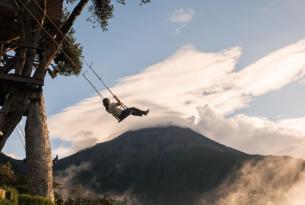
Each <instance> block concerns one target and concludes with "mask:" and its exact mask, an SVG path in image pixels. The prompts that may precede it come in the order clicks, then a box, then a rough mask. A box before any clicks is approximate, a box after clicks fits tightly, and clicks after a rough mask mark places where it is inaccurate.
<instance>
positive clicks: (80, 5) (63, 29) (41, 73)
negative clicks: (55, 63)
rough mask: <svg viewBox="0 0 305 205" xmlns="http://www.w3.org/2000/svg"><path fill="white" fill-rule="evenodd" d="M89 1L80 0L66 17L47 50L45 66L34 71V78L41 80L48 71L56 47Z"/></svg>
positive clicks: (56, 49)
mask: <svg viewBox="0 0 305 205" xmlns="http://www.w3.org/2000/svg"><path fill="white" fill-rule="evenodd" d="M88 2H89V0H80V2H79V3H78V4H77V5H76V7H75V8H74V9H73V11H72V13H71V14H70V16H69V17H68V19H67V21H66V22H65V23H64V24H63V25H62V26H61V28H60V33H58V34H57V36H56V37H55V39H54V40H55V42H56V44H55V43H54V42H50V47H49V49H48V50H47V54H46V61H45V64H44V65H42V66H40V67H39V69H37V70H36V72H35V74H34V78H36V79H40V80H42V79H43V78H44V76H45V73H46V70H47V69H48V67H49V65H50V64H51V62H52V60H53V59H54V57H55V55H56V53H57V51H58V49H59V47H58V46H57V45H61V44H62V41H63V40H64V38H65V36H66V35H67V33H68V32H69V31H70V29H71V28H72V26H73V24H74V22H75V20H76V19H77V17H78V16H79V15H80V14H81V13H82V11H83V9H84V8H85V6H86V5H87V3H88Z"/></svg>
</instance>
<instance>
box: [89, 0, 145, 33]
mask: <svg viewBox="0 0 305 205" xmlns="http://www.w3.org/2000/svg"><path fill="white" fill-rule="evenodd" d="M116 2H117V3H119V4H123V5H124V4H126V0H116ZM149 2H150V0H140V5H142V4H146V3H149ZM113 10H114V6H113V3H112V1H111V0H92V5H91V6H90V7H89V12H90V14H91V16H90V17H89V18H88V20H89V21H90V22H92V23H93V24H96V23H98V24H99V25H100V26H101V28H102V30H103V31H106V30H107V26H108V20H109V19H110V18H112V17H113Z"/></svg>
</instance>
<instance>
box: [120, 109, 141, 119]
mask: <svg viewBox="0 0 305 205" xmlns="http://www.w3.org/2000/svg"><path fill="white" fill-rule="evenodd" d="M144 114H145V111H143V110H140V109H138V108H135V107H130V108H126V109H125V110H123V111H122V113H121V115H120V117H119V121H120V122H121V121H122V120H124V119H125V118H126V117H128V116H129V115H135V116H142V115H144Z"/></svg>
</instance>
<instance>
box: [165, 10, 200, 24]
mask: <svg viewBox="0 0 305 205" xmlns="http://www.w3.org/2000/svg"><path fill="white" fill-rule="evenodd" d="M194 14H195V12H194V10H193V9H190V8H188V9H177V10H175V11H174V12H173V13H172V14H171V16H170V17H169V21H170V22H172V23H175V24H186V23H189V22H190V21H192V20H193V17H194Z"/></svg>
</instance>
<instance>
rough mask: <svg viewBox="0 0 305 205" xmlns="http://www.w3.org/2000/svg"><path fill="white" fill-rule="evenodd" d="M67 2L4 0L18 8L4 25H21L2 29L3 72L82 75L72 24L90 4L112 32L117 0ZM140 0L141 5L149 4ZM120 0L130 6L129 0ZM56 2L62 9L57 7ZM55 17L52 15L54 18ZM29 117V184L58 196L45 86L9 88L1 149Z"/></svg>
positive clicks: (95, 19)
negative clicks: (42, 87) (58, 19)
mask: <svg viewBox="0 0 305 205" xmlns="http://www.w3.org/2000/svg"><path fill="white" fill-rule="evenodd" d="M62 1H63V0H56V1H55V0H16V1H11V0H1V2H2V3H1V4H3V3H5V2H7V3H8V4H9V5H10V6H13V7H14V8H15V9H14V12H13V13H12V16H9V18H7V21H4V20H0V21H2V22H1V24H9V23H8V21H10V22H12V23H10V24H17V26H18V28H17V29H15V28H12V29H6V30H3V29H2V30H1V29H0V30H1V31H0V39H1V36H5V37H3V39H4V40H5V43H4V44H1V49H0V57H1V63H0V73H6V74H7V73H9V72H10V73H12V72H13V73H14V74H15V75H19V76H22V77H27V78H31V79H35V80H38V81H42V82H43V80H44V78H45V75H46V73H47V71H48V70H49V71H50V72H49V73H50V74H52V76H53V77H55V75H54V74H56V73H59V74H61V75H78V74H79V73H80V70H81V66H82V58H81V55H82V49H81V47H80V45H79V44H78V43H77V42H76V41H75V39H74V37H73V34H74V31H73V28H72V27H73V25H74V23H75V21H76V19H77V17H78V16H79V15H81V13H82V12H83V10H84V9H85V7H86V6H88V4H89V6H88V9H89V12H90V14H91V16H90V18H89V19H90V21H91V22H92V23H94V24H97V25H99V26H100V27H101V28H102V30H107V26H108V20H109V19H110V18H111V17H112V16H113V10H114V5H113V1H111V0H91V1H89V0H65V1H66V3H67V4H70V7H72V6H73V7H72V8H73V9H72V10H71V11H70V12H67V11H66V9H65V8H63V7H62ZM139 1H140V3H141V4H144V3H148V2H149V0H139ZM13 2H14V3H15V4H14V3H13ZM116 2H118V3H121V4H125V0H117V1H116ZM56 3H57V4H56ZM1 4H0V6H1ZM12 4H14V5H12ZM55 4H56V6H57V7H56V6H55V7H52V6H54V5H55ZM0 9H1V7H0ZM16 12H17V18H16V16H15V13H16ZM6 13H9V12H7V11H5V12H4V11H3V12H2V11H0V15H4V14H6ZM13 14H14V15H13ZM8 15H9V14H8ZM49 16H50V17H51V18H48V17H49ZM53 17H57V18H60V19H61V20H60V21H59V22H57V21H56V18H54V19H55V20H54V22H55V26H54V24H53V23H54V22H53V20H52V18H53ZM1 19H3V18H1ZM4 19H5V18H4ZM50 19H51V20H50ZM41 25H43V27H42V26H41ZM8 26H9V28H11V27H12V25H8ZM57 27H58V28H59V31H60V32H58V29H57ZM1 34H3V35H1ZM3 39H2V40H3ZM8 51H10V52H12V51H13V52H14V54H13V57H9V56H8V55H6V53H7V52H8ZM50 67H51V69H50ZM0 83H1V82H0ZM0 93H1V90H0ZM23 115H25V116H26V117H27V120H26V127H25V132H26V136H25V138H26V157H27V163H28V174H27V175H28V176H27V178H28V188H29V190H30V191H31V192H32V194H35V195H40V196H44V197H48V198H50V199H54V193H53V188H52V181H53V175H52V160H51V148H50V142H49V134H48V127H47V121H46V119H47V118H46V112H45V104H44V98H43V92H42V89H40V88H37V87H35V89H33V88H29V87H26V86H17V85H16V86H15V85H11V86H9V87H8V89H7V90H5V97H4V104H3V106H2V108H1V110H0V131H1V136H0V151H1V150H2V148H3V146H4V145H5V142H6V140H7V139H8V138H9V136H10V135H11V133H12V132H13V130H14V129H15V127H16V125H17V124H18V123H19V122H20V120H21V118H22V116H23Z"/></svg>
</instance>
